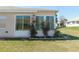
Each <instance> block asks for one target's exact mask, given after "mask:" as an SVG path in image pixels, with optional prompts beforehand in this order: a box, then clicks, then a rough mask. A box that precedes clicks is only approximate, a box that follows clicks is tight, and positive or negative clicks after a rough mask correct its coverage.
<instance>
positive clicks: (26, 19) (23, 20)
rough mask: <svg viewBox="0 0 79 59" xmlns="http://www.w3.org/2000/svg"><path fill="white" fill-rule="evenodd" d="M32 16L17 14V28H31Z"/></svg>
mask: <svg viewBox="0 0 79 59" xmlns="http://www.w3.org/2000/svg"><path fill="white" fill-rule="evenodd" d="M29 29H30V16H16V30H29Z"/></svg>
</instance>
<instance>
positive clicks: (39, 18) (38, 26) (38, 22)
mask: <svg viewBox="0 0 79 59" xmlns="http://www.w3.org/2000/svg"><path fill="white" fill-rule="evenodd" d="M43 20H44V16H36V29H37V30H41V29H42V22H43Z"/></svg>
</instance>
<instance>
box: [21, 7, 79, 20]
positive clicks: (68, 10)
mask: <svg viewBox="0 0 79 59" xmlns="http://www.w3.org/2000/svg"><path fill="white" fill-rule="evenodd" d="M22 7H23V6H22ZM23 8H46V9H52V10H58V11H59V12H58V18H60V17H61V16H64V17H65V18H66V19H68V20H70V19H73V18H75V17H79V6H24V7H23Z"/></svg>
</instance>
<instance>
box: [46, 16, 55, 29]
mask: <svg viewBox="0 0 79 59" xmlns="http://www.w3.org/2000/svg"><path fill="white" fill-rule="evenodd" d="M46 21H47V22H48V27H49V29H54V17H53V16H46Z"/></svg>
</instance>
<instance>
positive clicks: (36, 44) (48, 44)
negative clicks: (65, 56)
mask: <svg viewBox="0 0 79 59" xmlns="http://www.w3.org/2000/svg"><path fill="white" fill-rule="evenodd" d="M0 51H3V52H6V51H8V52H22V51H25V52H27V51H28V52H34V51H35V52H40V51H41V52H48V51H50V52H51V51H79V41H74V40H72V41H69V40H67V41H66V40H65V41H64V40H63V41H0Z"/></svg>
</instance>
